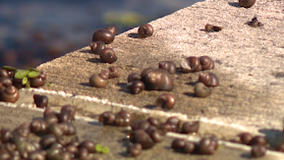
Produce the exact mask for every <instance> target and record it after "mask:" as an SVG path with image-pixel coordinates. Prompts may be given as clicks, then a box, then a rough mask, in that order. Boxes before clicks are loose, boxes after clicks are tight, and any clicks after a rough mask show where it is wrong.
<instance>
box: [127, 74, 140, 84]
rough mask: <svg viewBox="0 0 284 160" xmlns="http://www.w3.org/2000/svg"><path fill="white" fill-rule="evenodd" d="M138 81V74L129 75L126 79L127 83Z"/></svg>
mask: <svg viewBox="0 0 284 160" xmlns="http://www.w3.org/2000/svg"><path fill="white" fill-rule="evenodd" d="M138 80H141V75H140V74H138V73H131V74H129V75H128V77H127V82H133V81H138Z"/></svg>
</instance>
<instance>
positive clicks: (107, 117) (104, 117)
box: [99, 111, 115, 125]
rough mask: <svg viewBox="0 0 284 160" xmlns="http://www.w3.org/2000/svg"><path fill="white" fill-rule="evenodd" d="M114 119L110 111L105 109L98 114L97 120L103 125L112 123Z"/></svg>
mask: <svg viewBox="0 0 284 160" xmlns="http://www.w3.org/2000/svg"><path fill="white" fill-rule="evenodd" d="M114 121H115V115H114V114H113V113H112V112H110V111H106V112H104V113H102V114H100V116H99V122H101V123H103V124H104V125H113V124H114Z"/></svg>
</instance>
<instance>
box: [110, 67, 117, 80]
mask: <svg viewBox="0 0 284 160" xmlns="http://www.w3.org/2000/svg"><path fill="white" fill-rule="evenodd" d="M108 70H109V71H110V72H109V78H117V77H119V71H118V69H117V67H115V66H110V67H109V68H108Z"/></svg>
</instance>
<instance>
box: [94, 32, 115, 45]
mask: <svg viewBox="0 0 284 160" xmlns="http://www.w3.org/2000/svg"><path fill="white" fill-rule="evenodd" d="M113 40H114V34H112V33H111V32H110V31H109V30H107V29H99V30H97V31H96V32H95V33H94V34H93V40H92V41H93V42H96V41H103V42H104V43H106V44H109V43H111V42H112V41H113Z"/></svg>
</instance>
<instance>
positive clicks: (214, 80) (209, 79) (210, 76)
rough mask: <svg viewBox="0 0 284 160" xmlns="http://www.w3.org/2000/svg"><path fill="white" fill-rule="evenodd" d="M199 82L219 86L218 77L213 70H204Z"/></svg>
mask: <svg viewBox="0 0 284 160" xmlns="http://www.w3.org/2000/svg"><path fill="white" fill-rule="evenodd" d="M198 82H202V83H204V85H206V86H207V87H217V86H219V79H218V77H217V76H216V75H215V74H214V73H211V72H204V73H200V74H199V78H198Z"/></svg>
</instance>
